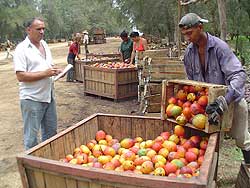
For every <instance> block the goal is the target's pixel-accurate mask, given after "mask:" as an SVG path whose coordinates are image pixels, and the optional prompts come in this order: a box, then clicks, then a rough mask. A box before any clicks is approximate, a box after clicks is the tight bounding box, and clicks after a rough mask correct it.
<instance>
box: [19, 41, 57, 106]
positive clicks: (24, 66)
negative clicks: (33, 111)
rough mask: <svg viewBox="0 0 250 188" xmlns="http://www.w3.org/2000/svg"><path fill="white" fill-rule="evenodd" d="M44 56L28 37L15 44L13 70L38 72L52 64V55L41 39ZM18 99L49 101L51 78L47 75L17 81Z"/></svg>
mask: <svg viewBox="0 0 250 188" xmlns="http://www.w3.org/2000/svg"><path fill="white" fill-rule="evenodd" d="M41 44H42V45H43V47H44V49H45V54H46V57H45V58H44V57H43V56H42V54H41V52H40V51H39V50H38V49H37V47H36V46H35V45H33V44H32V43H31V42H30V40H29V38H28V37H26V39H25V40H24V41H22V42H21V43H20V44H18V45H17V47H16V49H15V54H14V69H15V72H17V71H23V72H38V71H44V70H46V69H48V68H51V67H52V66H53V62H52V56H51V52H50V49H49V47H48V45H47V43H46V42H45V41H44V40H41ZM19 86H20V88H19V91H20V93H19V96H20V99H30V100H33V101H39V102H48V103H49V102H51V95H52V90H53V78H52V77H48V78H44V79H41V80H38V81H34V82H19Z"/></svg>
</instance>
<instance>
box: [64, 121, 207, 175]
mask: <svg viewBox="0 0 250 188" xmlns="http://www.w3.org/2000/svg"><path fill="white" fill-rule="evenodd" d="M184 135H185V130H184V128H183V126H180V125H176V126H175V128H174V133H173V134H171V133H170V132H162V133H161V134H160V136H158V137H156V138H155V139H154V140H143V138H141V137H136V138H134V139H133V138H124V139H122V140H121V141H118V140H117V139H115V138H113V137H112V136H111V135H108V134H106V133H105V132H104V131H103V130H99V131H98V132H97V133H96V138H95V140H91V141H89V142H88V143H87V144H86V145H81V146H80V147H77V148H75V149H74V153H73V154H68V155H67V156H66V157H65V158H64V159H61V161H63V162H66V163H71V164H78V165H82V166H84V167H96V168H103V169H106V170H115V171H119V172H123V171H125V172H134V173H136V174H151V175H156V176H170V177H187V178H189V177H193V176H198V175H199V169H200V166H201V164H202V162H203V160H204V154H205V151H206V148H207V144H208V138H207V137H200V136H191V137H190V138H185V137H184Z"/></svg>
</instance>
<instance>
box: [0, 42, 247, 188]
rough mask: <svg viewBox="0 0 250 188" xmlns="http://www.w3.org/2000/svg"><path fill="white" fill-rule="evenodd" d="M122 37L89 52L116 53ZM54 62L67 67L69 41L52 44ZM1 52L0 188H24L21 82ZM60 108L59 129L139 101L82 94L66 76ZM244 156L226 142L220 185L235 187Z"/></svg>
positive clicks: (59, 92)
mask: <svg viewBox="0 0 250 188" xmlns="http://www.w3.org/2000/svg"><path fill="white" fill-rule="evenodd" d="M119 44H120V40H119V39H114V38H112V39H108V40H107V43H106V44H100V45H90V46H89V49H90V52H106V53H108V52H115V51H117V48H118V46H119ZM50 48H51V51H52V55H53V58H54V62H55V64H56V65H58V66H60V67H62V68H63V67H65V66H66V64H67V63H66V57H67V51H68V46H67V43H58V44H51V45H50ZM5 55H6V54H5V53H4V52H0V82H1V84H0V91H1V93H0V98H1V102H0V188H21V187H22V186H21V181H20V177H19V173H18V169H17V165H16V159H15V157H16V155H17V154H18V153H21V152H23V151H24V149H23V133H22V131H23V125H22V118H21V114H20V109H19V97H18V82H17V80H16V77H15V74H14V71H13V64H12V61H11V60H10V59H9V60H5ZM55 87H56V97H57V111H58V131H61V130H64V129H65V128H67V127H69V126H70V125H72V124H73V123H76V122H79V121H80V120H82V119H84V118H86V117H87V116H89V115H91V114H93V113H96V112H103V113H117V114H130V112H131V111H132V110H136V109H137V108H138V106H137V104H136V100H128V101H122V102H119V103H115V102H113V101H112V100H108V99H100V98H98V97H93V96H84V95H83V86H82V84H81V83H68V82H65V78H63V79H61V80H59V81H57V82H56V84H55ZM241 160H242V156H241V153H240V151H239V150H238V149H237V148H236V147H235V144H234V141H233V140H230V139H229V140H226V141H224V143H223V145H222V147H221V150H220V160H219V171H218V182H219V187H223V188H229V187H234V182H235V180H236V177H237V173H238V171H239V167H240V161H241Z"/></svg>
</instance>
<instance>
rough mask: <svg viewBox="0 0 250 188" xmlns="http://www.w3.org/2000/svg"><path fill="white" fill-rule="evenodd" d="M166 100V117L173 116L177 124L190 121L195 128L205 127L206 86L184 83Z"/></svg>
mask: <svg viewBox="0 0 250 188" xmlns="http://www.w3.org/2000/svg"><path fill="white" fill-rule="evenodd" d="M167 101H168V106H167V108H166V114H167V117H169V118H175V120H176V122H177V123H178V124H179V125H185V124H186V123H191V124H193V126H195V127H196V128H199V129H204V128H205V125H206V123H207V114H206V113H205V109H206V106H207V104H208V88H205V87H200V86H192V85H190V86H188V85H185V86H183V87H182V88H180V89H179V90H178V91H177V93H176V95H175V96H172V97H170V98H169V99H167Z"/></svg>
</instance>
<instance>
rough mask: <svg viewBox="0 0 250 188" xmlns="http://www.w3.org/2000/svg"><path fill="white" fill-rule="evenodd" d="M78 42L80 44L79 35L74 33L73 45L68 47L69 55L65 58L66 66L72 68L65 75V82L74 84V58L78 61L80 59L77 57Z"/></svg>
mask: <svg viewBox="0 0 250 188" xmlns="http://www.w3.org/2000/svg"><path fill="white" fill-rule="evenodd" d="M80 42H81V34H80V33H76V35H75V37H74V39H73V43H72V44H71V45H70V47H69V53H68V57H67V62H68V64H71V65H73V68H72V69H70V70H69V71H68V73H67V78H66V81H67V82H74V81H75V58H76V57H77V58H78V59H79V60H80V59H81V57H80V55H79V49H80Z"/></svg>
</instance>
